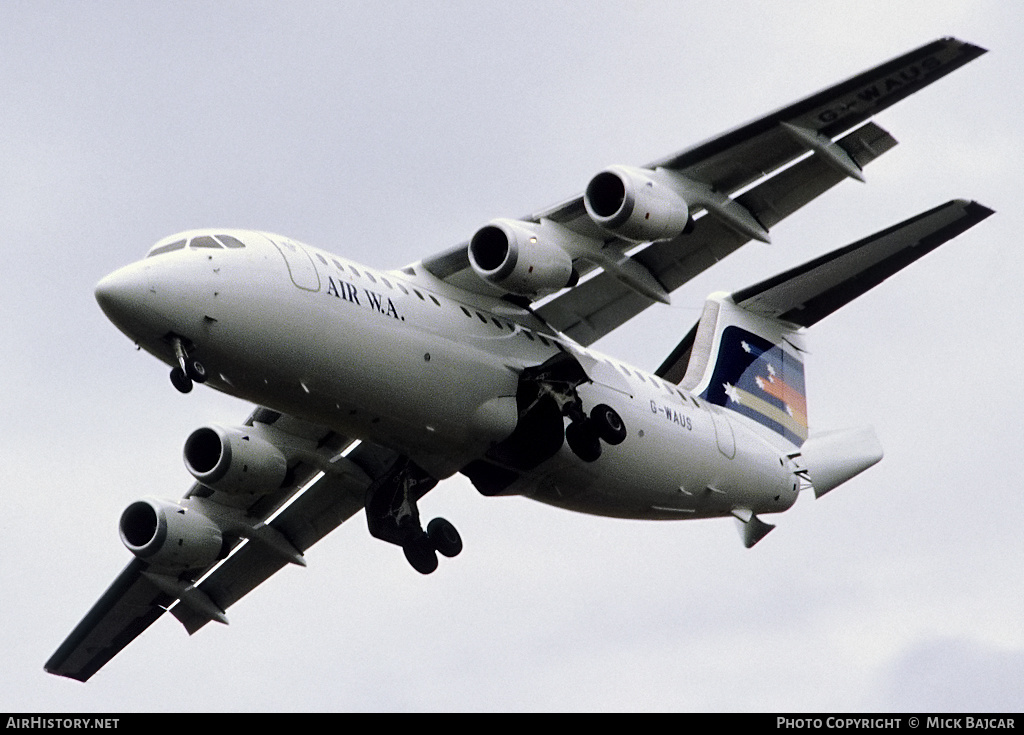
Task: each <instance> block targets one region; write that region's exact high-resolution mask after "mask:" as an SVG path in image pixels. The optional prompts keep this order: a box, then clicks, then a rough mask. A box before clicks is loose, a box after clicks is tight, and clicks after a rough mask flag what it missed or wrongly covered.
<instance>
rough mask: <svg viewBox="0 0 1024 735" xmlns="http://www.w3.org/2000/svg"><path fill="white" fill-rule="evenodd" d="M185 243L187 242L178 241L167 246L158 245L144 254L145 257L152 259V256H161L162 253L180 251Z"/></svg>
mask: <svg viewBox="0 0 1024 735" xmlns="http://www.w3.org/2000/svg"><path fill="white" fill-rule="evenodd" d="M187 242H188V240H178V241H176V242H172V243H170V244H169V245H160V246H158V247H155V248H153V249H152V250H150V251H149V252H148V253H146V257H147V258H152V257H153V256H154V255H163V254H164V253H169V252H171V251H172V250H181V249H182V248H183V247H185V243H187Z"/></svg>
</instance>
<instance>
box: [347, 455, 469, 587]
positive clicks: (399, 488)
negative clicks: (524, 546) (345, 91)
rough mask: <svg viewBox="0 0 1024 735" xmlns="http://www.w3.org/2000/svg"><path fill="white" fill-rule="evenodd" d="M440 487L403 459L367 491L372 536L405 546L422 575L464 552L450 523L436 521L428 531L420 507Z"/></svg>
mask: <svg viewBox="0 0 1024 735" xmlns="http://www.w3.org/2000/svg"><path fill="white" fill-rule="evenodd" d="M436 484H437V480H436V479H434V478H433V477H431V476H430V475H429V474H428V473H427V472H426V471H425V470H424V469H422V468H421V467H420V466H419V465H417V464H416V463H415V462H413V461H412V460H410V459H408V458H406V457H401V458H399V459H398V461H397V462H395V464H393V465H392V466H391V468H390V469H389V470H388V471H387V472H385V473H384V474H383V475H381V476H380V477H378V478H377V479H376V480H375V481H374V482H373V484H371V485H370V487H369V489H367V491H366V523H367V525H368V526H369V529H370V534H371V535H373V536H374V537H376V538H379V539H381V540H382V541H387V542H388V543H391V544H395V545H396V546H401V547H402V551H404V552H405V558H406V559H407V560H408V562H409V564H411V565H412V568H413V569H415V570H416V571H417V572H419V573H420V574H430V573H431V572H433V571H434V570H435V569H437V555H438V554H441V555H442V556H447V557H449V558H451V557H454V556H457V555H458V554H459V552H460V551H462V538H461V537H460V536H459V532H458V531H456V530H455V526H453V525H452V524H451V523H450V522H448V521H446V520H445V519H444V518H435V519H434V520H432V521H431V522H430V523H428V524H427V530H426V531H424V530H423V527H422V526H421V525H420V512H419V507H418V506H417V505H416V503H417V502H418V501H419V499H420V498H422V497H423V496H424V495H426V494H427V492H429V491H430V490H431V488H433V487H434V486H435V485H436Z"/></svg>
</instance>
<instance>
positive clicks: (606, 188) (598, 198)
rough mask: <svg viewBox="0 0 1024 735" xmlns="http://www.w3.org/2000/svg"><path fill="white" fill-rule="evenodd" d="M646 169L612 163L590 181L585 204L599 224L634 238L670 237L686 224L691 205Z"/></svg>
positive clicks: (616, 232) (656, 238) (667, 238)
mask: <svg viewBox="0 0 1024 735" xmlns="http://www.w3.org/2000/svg"><path fill="white" fill-rule="evenodd" d="M654 173H655V172H654V171H648V170H647V169H639V168H630V167H628V166H611V167H610V168H606V169H605V170H604V171H602V172H601V173H599V174H597V175H596V176H595V177H594V178H592V179H591V180H590V183H589V184H587V190H586V193H585V194H584V195H583V204H584V206H585V207H586V208H587V214H589V215H590V218H591V219H592V220H594V222H596V223H597V224H598V225H600V226H601V227H603V228H604V229H606V230H608V231H609V232H612V233H614V234H616V235H618V236H619V237H621V238H623V239H626V240H631V241H633V242H655V241H658V240H671V239H672V238H674V237H676V236H678V235H679V234H680V233H682V232H683V230H684V229H685V228H686V225H687V223H688V222H689V219H690V209H689V207H688V206H687V204H686V202H685V201H684V200H683V198H682V197H681V196H679V194H677V193H676V192H675V191H673V190H672V189H670V188H669V187H667V186H665V185H664V184H662V183H660V182H658V181H657V180H656V179H655V178H654V176H653V174H654Z"/></svg>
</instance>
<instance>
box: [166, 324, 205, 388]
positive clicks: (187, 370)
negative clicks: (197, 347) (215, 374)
mask: <svg viewBox="0 0 1024 735" xmlns="http://www.w3.org/2000/svg"><path fill="white" fill-rule="evenodd" d="M171 346H172V347H173V348H174V356H175V357H177V358H178V367H176V368H174V369H173V370H171V385H173V386H174V387H175V388H177V389H178V391H179V392H181V393H188V392H189V391H191V390H192V384H193V383H205V382H206V377H207V374H206V366H204V365H203V363H201V362H199V360H197V359H195V358H194V357H189V355H188V353H187V352H186V351H185V346H184V345H183V344H182V341H181V337H174V338H172V339H171Z"/></svg>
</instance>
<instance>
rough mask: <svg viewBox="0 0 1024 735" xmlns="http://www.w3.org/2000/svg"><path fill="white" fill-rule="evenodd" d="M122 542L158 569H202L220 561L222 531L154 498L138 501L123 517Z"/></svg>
mask: <svg viewBox="0 0 1024 735" xmlns="http://www.w3.org/2000/svg"><path fill="white" fill-rule="evenodd" d="M118 528H119V530H120V533H121V541H122V542H123V543H124V545H125V546H127V547H128V550H129V551H131V552H132V553H133V554H135V556H137V557H139V558H140V559H143V560H144V561H146V562H149V563H150V564H151V565H153V566H154V567H157V568H166V569H174V570H185V569H202V568H204V567H207V566H209V565H210V564H212V563H213V562H215V561H217V559H218V558H220V554H221V549H222V548H223V545H224V538H223V535H222V534H221V530H220V528H218V527H217V525H216V524H215V523H214V522H213V521H211V520H210V519H209V518H207V517H206V516H204V515H203V514H202V513H199V512H198V511H195V510H192V509H190V508H188V507H187V506H184V505H179V504H178V503H172V502H168V501H165V500H157V499H155V498H144V499H142V500H138V501H136V502H134V503H132V504H131V505H129V506H128V507H127V508H125V511H124V513H122V514H121V521H120V523H119V524H118Z"/></svg>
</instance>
